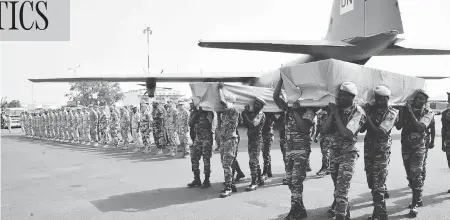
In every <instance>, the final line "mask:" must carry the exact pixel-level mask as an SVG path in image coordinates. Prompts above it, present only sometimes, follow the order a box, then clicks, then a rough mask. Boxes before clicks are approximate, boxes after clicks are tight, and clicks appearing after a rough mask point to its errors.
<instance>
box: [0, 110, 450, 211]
mask: <svg viewBox="0 0 450 220" xmlns="http://www.w3.org/2000/svg"><path fill="white" fill-rule="evenodd" d="M436 122H437V127H436V130H437V132H438V133H439V134H437V137H436V140H435V145H436V147H435V148H434V149H432V150H430V151H429V156H428V160H427V163H428V165H427V179H426V181H425V187H424V192H423V202H424V206H423V207H420V208H419V215H418V216H417V217H416V219H418V220H448V219H450V208H449V207H450V194H449V193H447V190H448V189H449V188H450V172H449V168H448V166H447V161H446V158H445V153H444V152H442V151H441V137H440V129H441V125H440V118H438V117H436ZM275 133H278V132H277V131H276V132H275ZM240 134H241V135H242V140H241V143H240V146H239V155H238V161H239V163H240V165H241V167H242V169H243V170H244V172H245V175H246V178H244V179H243V180H241V182H239V183H238V185H237V186H238V192H237V193H235V194H233V195H232V196H230V197H228V198H219V193H220V191H221V190H222V188H223V185H222V182H223V169H222V166H221V163H220V155H219V154H218V153H215V154H214V155H213V157H212V159H211V168H212V173H211V182H212V187H211V188H207V189H201V188H194V189H189V188H187V187H186V184H187V183H188V182H190V181H192V179H193V174H192V172H191V164H190V159H189V158H173V157H166V156H155V155H146V154H143V153H133V152H131V151H123V150H120V149H112V148H111V149H104V148H98V147H97V148H94V147H91V146H84V145H77V144H68V143H59V142H54V141H49V140H37V139H32V138H27V137H25V136H24V134H23V133H21V132H20V129H14V130H13V132H12V133H11V134H9V132H8V131H7V130H2V133H1V171H2V176H1V177H2V181H1V187H2V188H1V214H2V216H1V219H4V220H10V219H11V220H21V219H34V220H36V219H43V220H53V219H55V220H56V219H57V220H62V219H64V220H65V219H76V220H78V219H82V220H84V219H105V220H115V219H151V220H157V219H176V220H180V219H183V220H184V219H186V220H189V219H192V220H202V219H205V220H206V219H207V220H212V219H258V220H259V219H270V220H275V219H277V220H281V219H284V217H285V216H286V215H287V213H288V212H289V210H290V191H289V189H288V187H287V186H285V185H282V184H281V182H282V178H283V177H284V165H283V161H282V155H281V152H280V149H279V139H278V135H277V136H276V137H275V141H274V144H273V148H272V151H271V155H272V170H273V173H274V177H273V178H271V179H269V180H267V181H266V184H265V186H263V187H261V188H259V189H258V190H256V191H253V192H246V191H245V187H246V186H247V185H248V184H249V182H250V171H249V168H248V161H249V159H248V153H247V144H246V142H247V138H246V131H245V129H241V131H240ZM393 138H394V140H393V145H392V155H391V161H390V165H389V176H388V179H387V187H388V189H389V193H390V198H389V199H388V200H387V206H388V213H389V219H391V220H394V219H409V217H408V216H407V214H408V211H409V210H408V209H407V206H408V204H409V203H410V201H411V197H412V194H411V190H410V189H409V188H408V187H407V181H406V174H405V171H404V167H403V162H402V158H401V145H400V139H399V132H398V131H394V132H393ZM362 140H363V136H361V137H360V141H359V142H358V143H357V147H358V148H359V149H360V151H361V153H360V158H359V159H358V161H357V165H356V172H355V175H354V177H353V179H352V183H351V189H350V193H349V201H350V205H351V215H352V219H367V218H368V217H369V216H370V215H371V213H372V210H373V208H372V196H371V193H370V190H369V189H368V186H367V182H366V177H365V172H364V158H363V154H362V149H363V143H362ZM260 163H261V164H262V156H261V158H260ZM200 164H201V170H202V172H203V163H202V162H200ZM320 165H321V153H320V147H319V145H318V144H313V145H312V153H311V167H312V169H313V171H312V172H309V173H308V177H307V179H306V180H305V182H304V203H305V206H306V208H307V212H308V218H307V219H330V218H328V217H327V215H326V211H327V209H328V208H329V207H330V205H331V203H332V201H333V183H332V180H331V178H330V176H329V175H328V176H325V177H320V176H317V175H316V174H315V173H316V172H317V171H318V170H319V169H320ZM202 179H203V174H202Z"/></svg>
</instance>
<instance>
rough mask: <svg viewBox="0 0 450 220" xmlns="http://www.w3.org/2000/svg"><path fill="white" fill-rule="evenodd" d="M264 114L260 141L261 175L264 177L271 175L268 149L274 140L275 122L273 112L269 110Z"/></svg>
mask: <svg viewBox="0 0 450 220" xmlns="http://www.w3.org/2000/svg"><path fill="white" fill-rule="evenodd" d="M264 114H265V118H266V120H265V123H264V126H263V128H262V141H263V148H262V154H263V160H264V168H263V173H262V175H263V176H264V177H265V178H266V177H272V165H271V157H270V150H271V148H272V143H273V140H274V133H273V125H274V122H275V114H274V113H269V112H267V113H264Z"/></svg>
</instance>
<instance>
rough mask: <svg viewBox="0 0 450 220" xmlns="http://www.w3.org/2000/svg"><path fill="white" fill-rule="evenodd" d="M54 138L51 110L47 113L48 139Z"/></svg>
mask: <svg viewBox="0 0 450 220" xmlns="http://www.w3.org/2000/svg"><path fill="white" fill-rule="evenodd" d="M52 138H53V118H52V111H51V110H49V111H48V112H47V139H50V140H51V139H52Z"/></svg>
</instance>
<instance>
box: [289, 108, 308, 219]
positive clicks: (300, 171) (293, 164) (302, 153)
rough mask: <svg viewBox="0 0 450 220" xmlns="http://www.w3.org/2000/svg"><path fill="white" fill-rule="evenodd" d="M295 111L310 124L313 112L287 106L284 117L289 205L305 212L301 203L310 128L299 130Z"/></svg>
mask: <svg viewBox="0 0 450 220" xmlns="http://www.w3.org/2000/svg"><path fill="white" fill-rule="evenodd" d="M295 111H300V115H301V117H302V118H303V119H304V120H306V122H307V123H310V124H311V125H312V124H313V120H314V117H315V113H314V112H313V111H312V110H310V109H305V108H300V109H293V108H288V109H287V111H286V113H285V118H284V119H285V123H284V124H285V132H286V144H287V149H288V150H287V152H286V158H287V159H286V160H287V165H286V181H287V184H288V186H289V189H290V190H291V207H292V208H296V209H298V210H299V211H300V213H302V212H306V210H305V206H304V204H303V181H304V180H305V178H306V167H307V163H308V155H309V151H310V149H311V148H310V146H311V130H309V131H308V132H307V133H304V132H301V130H300V129H299V127H298V125H297V122H296V120H295V117H294V112H295ZM300 213H299V214H300ZM302 214H303V213H302Z"/></svg>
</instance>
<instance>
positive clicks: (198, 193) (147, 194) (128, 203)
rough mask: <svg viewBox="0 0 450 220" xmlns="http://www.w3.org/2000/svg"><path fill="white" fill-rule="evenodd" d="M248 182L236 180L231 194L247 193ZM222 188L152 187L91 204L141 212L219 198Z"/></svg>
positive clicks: (277, 179) (275, 180)
mask: <svg viewBox="0 0 450 220" xmlns="http://www.w3.org/2000/svg"><path fill="white" fill-rule="evenodd" d="M282 177H284V174H278V175H274V176H273V177H272V178H271V179H270V180H268V181H266V183H265V185H264V186H262V187H260V190H262V189H264V188H269V187H274V186H279V185H281V184H282ZM249 182H250V180H249V178H245V179H244V180H243V181H239V182H237V183H236V184H237V190H238V192H236V193H233V194H240V193H247V191H246V190H245V188H246V187H247V185H248V183H249ZM222 189H223V183H222V182H216V183H211V187H210V188H206V189H203V188H200V187H197V188H191V189H189V188H187V187H177V188H163V189H154V190H148V191H142V192H135V193H126V194H122V195H115V196H110V197H108V198H106V199H100V200H95V201H91V204H92V205H94V206H95V207H96V208H97V209H98V210H99V211H101V212H113V211H121V212H141V211H148V210H153V209H159V208H164V207H167V206H171V205H180V204H188V203H194V202H200V201H205V200H210V199H221V198H219V193H220V191H221V190H222Z"/></svg>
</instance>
